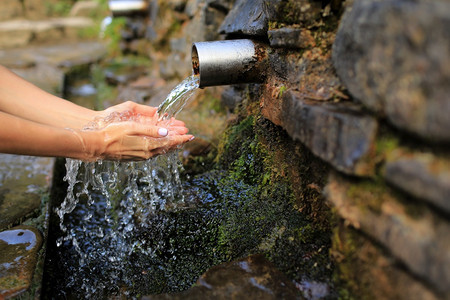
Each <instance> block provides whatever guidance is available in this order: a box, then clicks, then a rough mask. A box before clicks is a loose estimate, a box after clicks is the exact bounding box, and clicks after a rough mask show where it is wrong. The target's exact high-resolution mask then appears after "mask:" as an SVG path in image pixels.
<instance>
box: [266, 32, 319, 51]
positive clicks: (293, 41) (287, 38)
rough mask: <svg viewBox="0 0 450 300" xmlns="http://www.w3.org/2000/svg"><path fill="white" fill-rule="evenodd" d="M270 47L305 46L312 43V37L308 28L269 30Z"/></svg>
mask: <svg viewBox="0 0 450 300" xmlns="http://www.w3.org/2000/svg"><path fill="white" fill-rule="evenodd" d="M267 34H268V36H269V41H270V46H271V47H280V48H306V47H308V46H310V45H312V44H314V38H313V37H312V35H311V32H310V31H309V30H305V29H302V28H280V29H274V30H269V31H268V32H267Z"/></svg>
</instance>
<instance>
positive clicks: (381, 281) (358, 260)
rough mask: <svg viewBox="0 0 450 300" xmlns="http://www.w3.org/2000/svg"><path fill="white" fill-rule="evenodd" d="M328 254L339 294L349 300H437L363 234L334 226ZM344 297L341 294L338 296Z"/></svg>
mask: <svg viewBox="0 0 450 300" xmlns="http://www.w3.org/2000/svg"><path fill="white" fill-rule="evenodd" d="M334 231H335V232H334V234H333V237H332V242H333V245H332V248H331V250H330V254H331V255H332V257H333V258H334V259H335V261H336V265H335V273H334V276H333V277H334V278H335V280H336V279H338V280H337V281H335V282H336V286H338V287H339V290H341V291H346V294H344V293H342V292H341V293H340V295H341V297H342V296H344V295H346V296H347V295H350V297H348V298H350V299H397V300H411V299H421V300H438V299H441V297H439V295H438V294H436V293H435V292H433V291H432V290H431V289H430V288H429V287H428V286H427V285H426V284H424V282H422V281H421V280H420V279H418V278H415V276H412V275H411V274H410V273H409V272H408V271H407V270H405V269H404V268H402V267H401V266H399V264H398V262H397V261H396V259H393V258H392V257H391V256H390V255H389V254H388V253H386V250H385V249H383V247H381V246H380V245H378V244H377V243H376V242H375V241H373V240H371V239H369V238H367V236H365V235H363V234H361V233H360V232H358V231H356V230H354V229H353V228H351V227H349V226H345V225H344V224H342V222H340V224H339V225H338V226H337V227H336V228H335V229H334ZM342 298H344V297H342Z"/></svg>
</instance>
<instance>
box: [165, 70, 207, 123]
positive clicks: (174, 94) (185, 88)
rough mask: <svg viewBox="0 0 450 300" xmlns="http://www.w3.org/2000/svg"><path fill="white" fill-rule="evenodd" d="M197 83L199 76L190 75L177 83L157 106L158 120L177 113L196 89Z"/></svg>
mask: <svg viewBox="0 0 450 300" xmlns="http://www.w3.org/2000/svg"><path fill="white" fill-rule="evenodd" d="M199 83H200V77H199V76H198V75H191V76H189V77H187V78H186V79H184V80H183V81H182V82H181V83H180V84H178V85H177V86H176V87H175V88H174V89H173V90H172V91H171V92H170V93H169V95H168V96H167V98H166V100H164V102H163V103H162V104H161V105H160V106H159V107H158V114H159V118H160V120H164V119H165V120H167V119H170V118H171V117H174V116H175V115H176V114H178V113H179V112H180V111H181V110H182V109H183V108H184V106H185V105H186V104H187V102H188V100H189V99H190V98H191V97H192V95H193V94H194V92H195V91H196V90H197V89H198V87H199Z"/></svg>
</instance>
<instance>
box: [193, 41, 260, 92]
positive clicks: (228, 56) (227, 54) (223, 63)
mask: <svg viewBox="0 0 450 300" xmlns="http://www.w3.org/2000/svg"><path fill="white" fill-rule="evenodd" d="M266 49H267V48H266V46H265V45H264V44H262V43H259V42H255V41H252V40H225V41H213V42H198V43H194V44H193V45H192V68H193V70H194V74H195V75H198V76H199V77H200V82H199V86H200V87H201V88H203V87H207V86H216V85H227V84H237V83H258V82H262V81H263V80H264V78H265V70H266V69H267V51H266Z"/></svg>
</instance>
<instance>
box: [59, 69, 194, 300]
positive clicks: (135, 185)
mask: <svg viewBox="0 0 450 300" xmlns="http://www.w3.org/2000/svg"><path fill="white" fill-rule="evenodd" d="M197 88H198V78H197V77H196V76H190V77H188V78H186V79H185V80H184V81H182V82H181V83H180V84H179V85H178V86H176V87H175V88H174V89H173V90H172V92H171V93H170V94H169V95H168V96H167V98H166V100H165V101H164V102H163V103H162V104H161V105H160V107H159V108H158V113H159V116H160V118H159V119H160V120H163V119H164V120H167V119H170V118H171V117H175V115H176V114H177V113H178V112H179V111H181V110H182V109H183V107H184V106H185V104H186V103H187V101H188V100H189V98H190V97H191V96H192V95H193V94H194V92H195V90H196V89H197ZM133 118H136V116H133V115H131V114H129V113H127V112H124V113H113V114H112V115H110V116H108V117H107V118H105V119H102V120H96V121H95V122H93V123H90V124H88V125H87V126H86V128H85V129H86V130H96V129H98V128H101V127H102V126H106V125H107V124H109V123H111V122H120V121H125V120H130V119H133ZM181 169H182V165H181V162H180V161H179V159H178V153H177V151H173V152H171V153H167V154H165V155H161V156H158V157H155V158H151V159H149V160H146V161H142V162H111V161H101V160H99V161H96V162H82V161H79V160H74V159H67V160H66V175H65V177H64V180H65V181H66V182H67V184H68V189H67V194H66V197H65V199H64V201H63V202H62V204H61V206H60V207H59V208H57V209H56V213H57V215H58V216H59V218H60V223H59V226H60V231H61V232H62V233H63V235H62V236H60V237H59V238H58V239H57V241H56V243H57V246H58V247H61V248H64V251H68V252H69V253H71V255H75V256H76V257H77V259H75V260H73V259H72V260H71V262H70V263H67V265H66V266H64V267H65V268H66V269H67V270H68V271H69V273H70V274H69V275H68V278H67V279H66V280H65V285H66V287H67V288H68V289H70V290H74V291H76V294H78V296H81V297H84V298H89V299H92V298H103V297H105V296H106V295H125V296H129V297H133V296H135V295H136V293H137V292H136V289H135V284H136V276H140V275H142V272H145V271H143V270H145V269H146V268H148V266H147V265H145V266H143V265H140V264H139V262H138V261H139V260H141V259H137V260H135V261H133V262H131V261H130V256H131V255H134V256H136V255H138V256H139V255H143V256H146V257H147V260H141V261H147V262H148V259H150V258H151V257H152V255H154V254H155V252H156V251H159V250H158V246H157V245H156V246H155V245H153V246H151V247H150V246H149V245H148V239H145V238H142V237H139V236H138V235H137V234H136V232H142V231H145V229H146V228H148V227H149V226H150V225H151V222H152V219H153V218H154V217H155V213H157V212H158V211H168V210H173V211H176V210H177V209H181V208H183V207H184V206H185V201H184V196H183V188H182V183H181V181H180V170H181ZM88 275H89V276H88ZM131 290H133V292H130V291H131ZM61 293H62V295H66V292H65V291H64V289H63V290H62V291H61Z"/></svg>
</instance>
